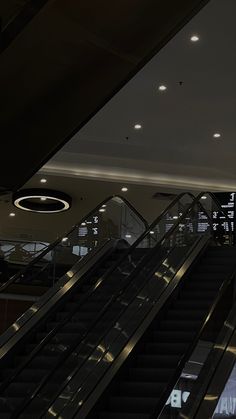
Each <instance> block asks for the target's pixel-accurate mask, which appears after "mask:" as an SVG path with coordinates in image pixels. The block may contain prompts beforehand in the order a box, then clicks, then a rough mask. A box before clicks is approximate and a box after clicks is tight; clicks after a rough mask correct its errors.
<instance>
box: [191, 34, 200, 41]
mask: <svg viewBox="0 0 236 419" xmlns="http://www.w3.org/2000/svg"><path fill="white" fill-rule="evenodd" d="M190 39H191V41H192V42H197V41H199V36H198V35H192V36H191V38H190Z"/></svg>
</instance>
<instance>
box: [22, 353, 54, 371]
mask: <svg viewBox="0 0 236 419" xmlns="http://www.w3.org/2000/svg"><path fill="white" fill-rule="evenodd" d="M25 360H26V357H22V356H16V357H15V362H16V365H17V366H18V365H20V364H21V363H22V362H24V361H25ZM57 361H58V359H57V357H56V356H35V358H33V359H32V361H30V363H29V364H28V366H27V369H39V368H42V369H45V370H47V369H51V368H52V367H53V366H55V365H56V364H57Z"/></svg>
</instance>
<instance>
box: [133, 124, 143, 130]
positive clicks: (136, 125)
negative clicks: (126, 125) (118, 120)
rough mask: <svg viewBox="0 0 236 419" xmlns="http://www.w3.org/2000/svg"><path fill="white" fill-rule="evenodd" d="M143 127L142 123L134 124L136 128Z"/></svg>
mask: <svg viewBox="0 0 236 419" xmlns="http://www.w3.org/2000/svg"><path fill="white" fill-rule="evenodd" d="M141 128H142V125H141V124H135V125H134V129H141Z"/></svg>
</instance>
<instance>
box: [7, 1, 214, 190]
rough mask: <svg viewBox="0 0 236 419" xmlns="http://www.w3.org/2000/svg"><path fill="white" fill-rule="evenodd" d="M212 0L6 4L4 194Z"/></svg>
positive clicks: (19, 184)
mask: <svg viewBox="0 0 236 419" xmlns="http://www.w3.org/2000/svg"><path fill="white" fill-rule="evenodd" d="M207 2H208V0H178V2H175V1H174V0H145V1H144V0H136V1H135V9H134V1H133V0H119V1H118V2H115V3H114V2H111V1H110V0H100V1H99V2H98V1H97V2H96V1H94V0H80V1H78V0H70V1H65V0H37V1H36V0H19V1H17V0H16V1H14V0H9V2H8V0H0V19H1V17H2V20H3V32H1V35H0V92H1V101H0V126H1V139H2V142H3V145H4V154H3V153H2V156H4V157H2V159H1V164H0V194H1V193H2V194H3V193H7V192H10V191H15V190H17V189H19V188H20V187H21V186H22V185H23V184H24V183H25V182H26V181H27V180H28V179H30V178H31V177H32V175H33V174H34V173H36V172H37V171H38V170H39V168H41V167H42V166H43V165H44V164H45V163H46V162H47V161H48V160H49V159H50V158H51V157H52V156H53V155H54V154H55V153H56V152H57V151H58V150H59V149H60V148H61V147H62V146H63V145H64V144H66V142H67V141H68V140H69V139H70V138H71V137H72V135H73V134H74V133H75V132H78V131H79V129H80V128H81V127H82V126H84V124H85V123H86V122H87V121H88V120H89V119H90V118H91V117H92V116H93V115H95V114H96V112H97V111H98V110H99V109H101V107H102V106H103V105H104V104H105V103H107V101H108V100H109V99H110V98H111V97H112V96H113V95H114V94H115V93H116V92H117V91H119V90H120V88H121V87H122V86H123V85H124V84H125V83H126V82H127V80H130V79H131V78H132V76H133V75H134V74H136V73H137V72H138V70H139V69H140V68H142V67H143V65H144V64H146V63H147V62H148V61H149V59H150V57H153V56H154V55H155V53H156V52H157V51H159V50H160V49H161V47H162V46H163V45H165V44H166V42H167V41H168V40H169V39H171V37H172V36H174V35H175V34H176V33H177V32H178V30H179V29H180V28H182V27H183V25H184V24H185V23H186V22H188V21H189V20H190V19H191V18H192V16H194V15H195V14H196V13H197V11H198V10H200V9H201V7H202V6H204V5H205V4H206V3H207Z"/></svg>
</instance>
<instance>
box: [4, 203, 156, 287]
mask: <svg viewBox="0 0 236 419" xmlns="http://www.w3.org/2000/svg"><path fill="white" fill-rule="evenodd" d="M115 198H119V199H121V200H122V201H123V202H124V203H125V205H127V206H128V208H129V209H130V210H131V211H132V212H134V213H135V214H136V215H137V217H138V218H139V219H140V220H141V222H142V223H143V225H144V230H146V229H147V228H148V223H147V221H146V220H145V219H144V217H143V216H142V215H141V214H140V213H139V212H138V211H137V210H136V208H134V207H133V205H132V204H130V202H129V201H128V200H127V199H125V198H123V197H122V196H120V195H111V196H109V197H108V198H106V199H105V200H103V201H102V202H100V203H99V204H98V205H97V206H96V207H95V208H94V209H93V210H91V211H90V212H89V213H88V214H87V215H86V216H84V217H83V218H82V219H81V220H80V221H79V222H78V223H76V224H74V225H73V227H72V228H71V229H70V230H69V231H68V232H67V233H66V235H65V233H64V235H62V236H60V237H58V238H57V239H56V240H55V241H54V242H53V243H51V244H50V245H49V246H47V248H46V249H45V250H43V251H42V252H41V253H40V254H39V255H38V256H36V257H35V258H34V259H33V260H31V261H30V262H29V264H28V265H27V266H26V267H24V268H23V269H21V270H20V271H19V272H17V273H16V274H14V275H13V276H12V277H11V278H9V279H8V280H7V281H6V282H5V283H4V284H2V285H1V286H0V293H1V292H4V291H5V290H6V288H8V287H9V286H10V285H12V284H13V283H14V282H15V281H16V280H17V279H18V278H19V277H20V276H22V275H24V274H25V273H26V272H27V270H28V269H30V268H31V267H32V266H34V265H35V264H36V263H38V262H39V261H40V260H41V259H42V258H43V257H44V256H45V255H46V254H47V253H49V252H50V251H51V250H53V249H54V248H55V247H56V246H57V245H58V244H59V243H61V241H62V238H63V237H67V235H69V234H71V233H72V232H73V231H74V230H75V229H76V228H77V227H78V226H79V225H81V224H82V223H83V222H85V221H86V220H87V219H88V218H89V217H91V216H92V215H93V214H94V213H96V212H98V210H99V208H101V207H102V205H105V204H107V203H108V202H109V201H112V200H113V199H115Z"/></svg>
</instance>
